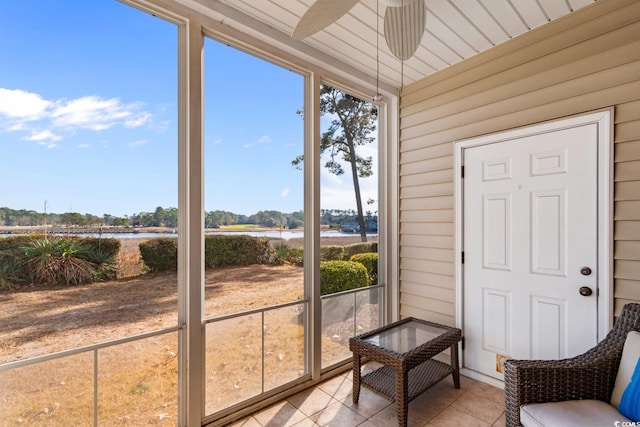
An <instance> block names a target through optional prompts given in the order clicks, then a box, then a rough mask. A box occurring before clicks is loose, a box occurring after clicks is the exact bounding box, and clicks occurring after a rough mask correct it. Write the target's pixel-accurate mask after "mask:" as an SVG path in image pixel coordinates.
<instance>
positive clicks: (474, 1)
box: [178, 0, 596, 88]
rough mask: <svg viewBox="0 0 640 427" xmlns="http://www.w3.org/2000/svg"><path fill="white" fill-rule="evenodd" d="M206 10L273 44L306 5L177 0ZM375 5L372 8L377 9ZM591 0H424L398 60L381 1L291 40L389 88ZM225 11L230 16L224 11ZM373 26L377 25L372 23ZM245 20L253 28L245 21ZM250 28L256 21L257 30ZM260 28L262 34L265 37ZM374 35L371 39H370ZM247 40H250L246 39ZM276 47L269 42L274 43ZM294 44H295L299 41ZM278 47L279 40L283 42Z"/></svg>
mask: <svg viewBox="0 0 640 427" xmlns="http://www.w3.org/2000/svg"><path fill="white" fill-rule="evenodd" d="M178 1H179V2H180V3H183V4H185V5H187V6H191V7H194V6H196V8H197V9H199V10H200V11H205V10H209V11H212V12H213V15H214V16H217V17H218V18H219V19H220V18H221V17H220V15H223V16H224V19H225V21H224V23H225V25H229V26H231V27H234V26H237V28H239V29H241V30H242V29H245V30H246V28H247V26H250V27H254V28H255V29H256V32H257V33H260V31H262V32H263V33H265V34H264V37H263V36H262V35H258V37H260V38H263V39H264V38H267V39H268V38H269V37H271V38H273V37H274V34H276V35H278V34H279V35H280V37H276V38H277V39H279V42H278V43H280V44H282V43H283V40H285V39H286V38H287V37H288V36H289V35H290V34H291V32H292V30H293V28H294V27H295V25H296V24H297V22H298V20H299V19H300V17H301V16H302V15H303V14H304V12H305V11H306V10H307V9H308V8H309V6H310V5H311V4H313V2H314V0H178ZM377 1H379V4H377ZM595 1H596V0H426V8H427V22H426V28H425V33H424V37H423V38H422V42H421V44H420V46H419V47H418V50H417V52H416V54H415V55H414V56H413V57H412V58H410V59H408V60H407V61H405V62H404V64H403V63H402V62H401V61H400V60H398V59H397V58H395V57H394V56H393V55H392V54H391V52H390V51H389V49H388V48H387V46H386V43H385V40H384V34H383V28H384V22H383V21H384V10H385V7H386V5H385V3H384V1H383V0H360V1H359V2H358V3H357V4H356V5H355V6H354V7H353V8H352V9H351V10H350V12H349V13H347V14H346V15H344V16H343V17H341V18H340V19H339V20H338V21H336V22H335V23H333V24H331V25H330V26H328V27H327V28H325V29H324V30H322V31H320V32H318V33H316V34H314V35H312V36H310V37H308V38H306V39H304V40H303V41H302V42H295V43H291V44H290V47H291V46H295V47H296V48H297V49H300V46H302V47H303V48H304V47H305V46H307V47H310V48H311V50H312V52H321V53H323V54H326V55H328V56H329V57H332V58H335V59H336V60H337V61H339V62H341V63H344V64H347V65H349V66H351V67H352V68H353V69H356V70H359V71H360V72H362V73H363V74H364V75H367V76H369V77H372V78H374V79H375V76H376V74H377V72H378V71H377V70H378V61H377V60H376V58H379V79H380V82H381V84H386V85H388V86H392V87H395V88H398V87H401V86H402V85H407V84H409V83H412V82H414V81H416V80H419V79H421V78H422V77H424V76H427V75H429V74H432V73H434V72H436V71H438V70H442V69H443V68H445V67H447V66H449V65H451V64H455V63H456V62H459V61H462V60H463V59H466V58H469V57H471V56H473V55H476V54H478V53H479V52H482V51H484V50H486V49H490V48H491V47H493V46H495V45H498V44H500V43H503V42H505V41H507V40H509V39H512V38H514V37H517V36H518V35H520V34H523V33H525V32H527V31H529V30H532V29H534V28H537V27H540V26H542V25H544V24H546V23H548V22H550V21H552V20H555V19H558V18H561V17H562V16H564V15H567V14H569V13H571V12H573V11H575V10H577V9H580V8H582V7H586V6H588V5H590V4H591V3H594V2H595ZM230 12H232V13H230ZM376 21H377V22H376ZM252 23H253V24H252ZM256 23H259V24H261V25H260V27H261V29H260V28H257V26H256V25H255V24H256ZM264 29H269V31H268V33H269V34H266V33H267V32H265V31H264ZM376 31H377V37H376ZM254 36H256V35H255V34H254ZM274 43H276V40H274ZM300 43H302V44H300ZM285 44H286V42H285Z"/></svg>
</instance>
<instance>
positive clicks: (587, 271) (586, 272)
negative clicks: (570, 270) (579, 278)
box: [580, 267, 591, 276]
mask: <svg viewBox="0 0 640 427" xmlns="http://www.w3.org/2000/svg"><path fill="white" fill-rule="evenodd" d="M580 274H582V275H583V276H590V275H591V269H590V268H589V267H582V268H581V269H580Z"/></svg>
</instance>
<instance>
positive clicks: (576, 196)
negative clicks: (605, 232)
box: [463, 124, 598, 378]
mask: <svg viewBox="0 0 640 427" xmlns="http://www.w3.org/2000/svg"><path fill="white" fill-rule="evenodd" d="M597 150H598V144H597V126H596V125H595V124H587V125H582V126H577V127H572V128H567V129H562V130H556V131H553V132H546V133H541V134H537V135H532V136H525V137H518V138H515V139H512V140H507V141H501V142H496V143H492V144H487V145H482V146H476V147H472V148H467V149H464V152H463V162H464V167H465V177H464V183H463V185H464V196H463V203H464V218H463V230H464V231H463V241H464V253H465V261H464V265H463V275H464V278H463V283H464V285H463V298H464V308H463V316H464V319H463V327H464V334H465V352H464V360H465V366H466V367H468V368H470V369H473V370H477V371H478V372H481V373H483V374H486V375H490V376H493V377H495V378H501V377H502V374H501V373H500V372H498V369H497V365H498V363H497V362H498V361H499V360H500V359H501V358H502V357H504V356H506V357H513V358H522V359H528V358H541V359H554V358H563V357H569V356H572V355H576V354H579V353H581V352H582V351H584V350H586V349H588V348H590V347H592V346H593V345H595V343H596V340H597V326H598V325H597V298H596V295H597V293H596V291H597V285H598V283H597V274H596V268H597V266H598V259H597V244H598V242H597V237H598V218H597V214H598V209H597V203H598V199H597V197H598V182H597V172H598V170H597V165H598V157H597V155H598V151H597ZM584 266H587V267H589V268H591V269H592V271H593V273H592V274H591V275H589V276H584V275H582V274H580V269H581V268H582V267H584ZM582 286H587V287H589V288H590V289H592V290H593V294H592V295H591V296H582V295H580V292H579V290H580V288H581V287H582Z"/></svg>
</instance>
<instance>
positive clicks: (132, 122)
mask: <svg viewBox="0 0 640 427" xmlns="http://www.w3.org/2000/svg"><path fill="white" fill-rule="evenodd" d="M150 119H151V113H146V112H144V113H139V114H136V115H135V116H133V117H132V118H131V119H129V120H126V121H125V122H124V126H125V127H128V128H137V127H140V126H142V125H144V124H145V123H148V122H149V120H150Z"/></svg>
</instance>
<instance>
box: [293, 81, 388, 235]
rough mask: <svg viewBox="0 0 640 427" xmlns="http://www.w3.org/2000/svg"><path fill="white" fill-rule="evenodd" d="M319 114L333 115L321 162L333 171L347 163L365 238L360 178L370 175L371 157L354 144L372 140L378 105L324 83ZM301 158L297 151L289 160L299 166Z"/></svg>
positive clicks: (341, 171)
mask: <svg viewBox="0 0 640 427" xmlns="http://www.w3.org/2000/svg"><path fill="white" fill-rule="evenodd" d="M320 114H321V115H329V116H331V117H333V119H332V120H331V124H330V125H329V128H328V129H327V130H326V131H324V132H323V133H322V135H321V138H320V154H321V155H323V154H327V155H328V159H327V160H326V162H325V165H324V166H325V167H326V168H327V169H328V170H329V172H331V173H332V174H334V175H342V174H344V173H345V171H344V168H343V166H342V161H344V162H345V163H346V164H348V165H349V166H350V169H351V177H352V179H353V189H354V193H355V199H356V200H355V201H356V210H357V219H358V223H359V228H360V236H361V238H362V241H363V242H366V241H367V234H366V227H365V219H364V211H363V208H362V196H361V193H360V181H359V178H367V177H369V176H371V175H373V168H372V159H371V157H363V156H361V155H360V154H358V152H357V150H356V148H357V147H358V146H361V145H366V144H371V143H372V142H373V141H375V139H376V138H375V133H374V132H375V130H376V125H377V119H378V108H377V107H376V106H375V105H374V104H373V103H371V102H368V101H364V100H362V99H360V98H357V97H355V96H352V95H349V94H348V93H345V92H343V91H341V90H339V89H336V88H333V87H331V86H327V85H323V86H322V87H321V89H320ZM303 161H304V156H303V155H299V156H298V157H296V158H295V159H294V160H293V161H292V162H291V164H292V165H293V166H294V167H296V168H301V166H302V162H303Z"/></svg>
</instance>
